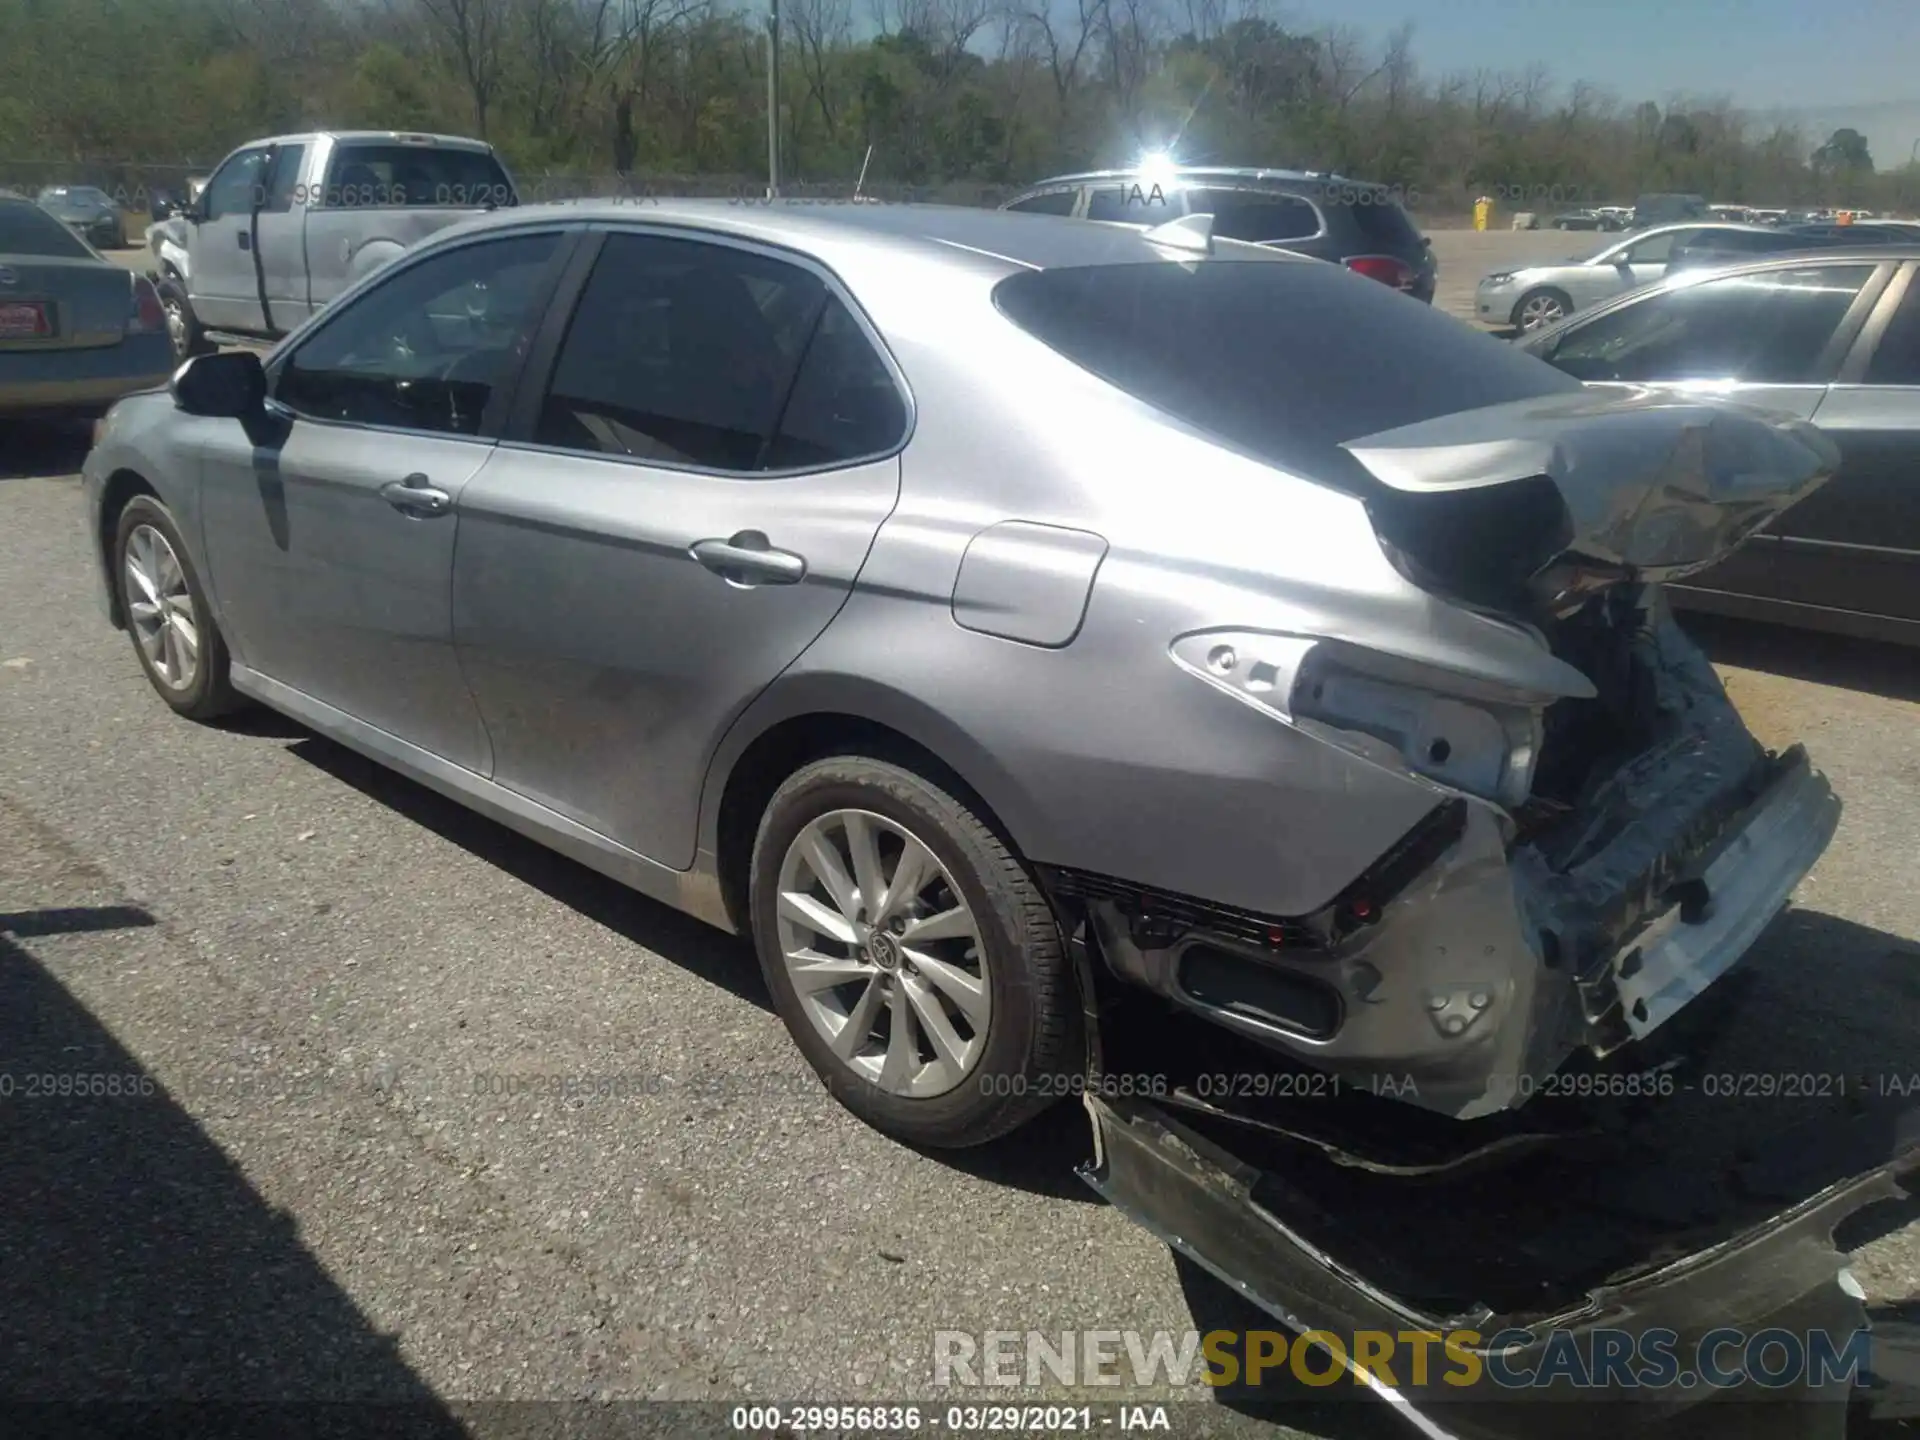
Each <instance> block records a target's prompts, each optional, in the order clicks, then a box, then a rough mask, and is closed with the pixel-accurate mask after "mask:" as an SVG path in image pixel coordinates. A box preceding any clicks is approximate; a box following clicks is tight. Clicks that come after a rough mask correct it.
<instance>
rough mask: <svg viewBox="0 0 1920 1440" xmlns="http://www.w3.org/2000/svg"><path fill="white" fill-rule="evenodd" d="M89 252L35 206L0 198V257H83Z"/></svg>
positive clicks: (88, 254) (64, 227)
mask: <svg viewBox="0 0 1920 1440" xmlns="http://www.w3.org/2000/svg"><path fill="white" fill-rule="evenodd" d="M92 254H93V252H92V251H91V250H89V249H88V248H87V247H86V246H85V245H84V244H82V243H81V242H80V240H79V239H78V238H76V237H75V235H74V233H73V232H72V231H71V230H69V229H67V227H66V226H64V225H62V224H61V223H60V222H59V221H58V220H56V219H54V218H53V217H52V216H51V215H49V214H47V212H46V211H44V210H42V209H41V208H40V207H39V206H38V205H28V204H24V203H22V202H20V201H18V200H13V201H7V200H0V257H3V256H7V255H17V256H20V257H23V258H24V257H27V256H33V257H36V258H47V259H60V260H85V259H87V258H88V257H89V256H91V255H92Z"/></svg>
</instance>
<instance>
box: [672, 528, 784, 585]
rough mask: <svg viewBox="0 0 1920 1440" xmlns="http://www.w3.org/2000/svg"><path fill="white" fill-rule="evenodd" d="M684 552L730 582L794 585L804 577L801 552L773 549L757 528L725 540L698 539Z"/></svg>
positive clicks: (740, 532) (733, 583)
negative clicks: (798, 553)
mask: <svg viewBox="0 0 1920 1440" xmlns="http://www.w3.org/2000/svg"><path fill="white" fill-rule="evenodd" d="M687 553H688V554H690V555H691V556H693V558H694V559H696V560H698V561H699V562H700V563H701V564H702V565H704V566H706V567H707V569H709V570H711V571H713V573H714V574H716V575H718V576H719V577H720V578H721V579H723V580H725V581H727V583H728V584H731V585H796V584H798V583H799V582H800V581H801V580H803V579H805V578H806V574H807V562H806V559H805V557H804V556H800V555H796V554H794V553H793V552H792V551H791V550H776V549H774V548H773V546H772V545H771V544H770V543H769V542H768V540H767V537H766V535H765V534H763V533H762V532H761V531H758V530H741V531H739V532H738V533H736V534H733V535H730V536H728V537H727V538H726V539H725V540H698V541H695V542H694V543H693V545H691V546H689V547H688V550H687Z"/></svg>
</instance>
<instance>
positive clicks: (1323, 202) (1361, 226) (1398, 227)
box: [1000, 166, 1439, 305]
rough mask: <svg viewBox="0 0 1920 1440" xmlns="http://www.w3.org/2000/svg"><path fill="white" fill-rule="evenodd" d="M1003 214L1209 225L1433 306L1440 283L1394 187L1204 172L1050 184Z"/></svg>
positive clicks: (1322, 177)
mask: <svg viewBox="0 0 1920 1440" xmlns="http://www.w3.org/2000/svg"><path fill="white" fill-rule="evenodd" d="M1000 208H1001V209H1002V210H1018V211H1024V212H1027V213H1032V214H1040V215H1073V216H1078V217H1079V218H1081V219H1084V220H1117V221H1120V222H1122V223H1124V224H1130V225H1162V224H1165V223H1166V222H1167V221H1169V220H1177V219H1179V218H1180V217H1181V216H1183V215H1211V216H1213V234H1214V236H1215V238H1217V239H1221V240H1243V241H1247V242H1250V243H1252V244H1255V245H1273V246H1276V247H1279V248H1281V249H1285V250H1292V251H1295V252H1297V253H1299V254H1302V255H1311V256H1313V257H1314V258H1315V259H1318V260H1331V261H1333V262H1334V263H1335V264H1337V265H1345V266H1346V267H1347V268H1348V269H1349V270H1353V271H1356V272H1358V273H1359V274H1362V275H1365V276H1367V277H1369V278H1370V279H1374V280H1379V281H1381V282H1382V283H1384V284H1387V285H1391V286H1393V287H1394V288H1395V289H1397V290H1400V291H1403V292H1405V293H1406V294H1408V295H1411V296H1413V297H1414V298H1415V299H1416V300H1422V301H1424V302H1426V303H1427V304H1429V305H1431V304H1432V303H1433V289H1434V283H1435V281H1436V279H1437V278H1438V276H1439V266H1438V265H1437V264H1436V263H1435V262H1434V258H1433V247H1432V246H1431V245H1429V244H1428V243H1427V237H1426V236H1424V235H1422V234H1421V233H1420V230H1419V228H1418V227H1417V226H1416V225H1415V224H1414V223H1413V221H1412V220H1410V219H1409V218H1408V217H1407V212H1406V211H1405V210H1403V209H1401V208H1400V202H1399V200H1398V199H1397V198H1396V197H1395V194H1394V192H1393V189H1392V187H1390V186H1387V185H1382V184H1379V183H1377V182H1374V181H1368V180H1353V179H1349V178H1348V177H1346V176H1343V175H1330V174H1321V173H1318V172H1312V171H1304V170H1232V169H1216V168H1212V167H1201V166H1183V167H1177V168H1173V169H1148V168H1144V167H1143V168H1140V169H1134V170H1096V171H1090V172H1088V173H1086V174H1081V175H1056V176H1055V177H1054V178H1053V179H1051V180H1043V181H1041V182H1040V183H1039V184H1038V185H1035V186H1032V187H1031V188H1029V189H1027V190H1024V191H1022V192H1021V193H1020V194H1018V195H1016V196H1015V197H1014V198H1013V199H1011V200H1009V201H1007V202H1006V203H1005V204H1004V205H1002V206H1001V207H1000Z"/></svg>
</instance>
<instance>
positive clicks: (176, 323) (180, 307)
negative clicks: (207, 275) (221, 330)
mask: <svg viewBox="0 0 1920 1440" xmlns="http://www.w3.org/2000/svg"><path fill="white" fill-rule="evenodd" d="M155 288H156V289H157V290H158V291H159V292H160V307H161V309H163V310H165V311H166V312H167V338H168V339H169V340H171V341H172V342H173V363H174V364H176V365H180V364H184V363H185V362H186V361H188V360H191V359H192V358H193V357H194V356H196V355H211V354H212V353H213V352H214V350H215V349H217V348H218V347H217V346H215V345H213V344H212V343H211V342H209V341H208V339H207V332H206V331H204V330H202V329H201V328H200V322H199V320H197V319H196V318H194V313H193V304H192V302H191V301H189V300H188V299H187V291H186V287H185V286H184V285H182V284H181V283H180V282H179V281H178V280H174V279H171V278H169V279H163V280H162V281H161V282H160V283H159V285H158V286H156V287H155Z"/></svg>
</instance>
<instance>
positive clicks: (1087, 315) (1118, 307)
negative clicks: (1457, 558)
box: [993, 260, 1580, 493]
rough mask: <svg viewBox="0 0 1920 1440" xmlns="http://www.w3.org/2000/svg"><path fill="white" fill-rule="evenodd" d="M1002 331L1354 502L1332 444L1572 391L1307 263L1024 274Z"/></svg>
mask: <svg viewBox="0 0 1920 1440" xmlns="http://www.w3.org/2000/svg"><path fill="white" fill-rule="evenodd" d="M993 295H994V303H995V304H996V305H997V306H998V307H999V309H1000V312H1001V313H1002V314H1003V315H1005V316H1006V317H1007V318H1008V319H1009V320H1011V321H1012V322H1013V323H1014V324H1016V325H1018V326H1019V327H1020V328H1021V329H1023V330H1025V331H1026V332H1027V333H1028V334H1030V335H1032V336H1033V337H1034V338H1035V339H1037V340H1040V341H1041V342H1043V343H1044V344H1046V345H1048V346H1049V347H1051V348H1052V349H1054V350H1056V351H1058V352H1059V353H1060V354H1062V355H1064V356H1065V357H1066V358H1067V359H1069V360H1071V361H1073V362H1074V363H1075V364H1077V365H1079V366H1080V367H1081V368H1083V369H1085V370H1089V371H1091V372H1092V373H1093V374H1095V375H1098V376H1100V377H1101V378H1102V379H1104V380H1106V381H1108V382H1109V383H1111V384H1113V385H1117V386H1118V387H1119V388H1121V389H1122V390H1125V391H1127V392H1128V393H1129V394H1131V395H1134V396H1137V397H1138V398H1139V399H1141V400H1144V401H1146V402H1147V403H1148V404H1150V405H1153V406H1155V407H1157V408H1158V409H1160V410H1163V411H1165V412H1167V413H1168V414H1170V415H1172V416H1175V417H1176V418H1178V419H1180V420H1183V421H1185V422H1186V423H1187V424H1189V425H1193V426H1195V427H1197V428H1199V429H1201V430H1204V431H1207V432H1208V433H1209V434H1211V435H1213V436H1215V437H1216V438H1217V439H1219V440H1221V441H1223V442H1224V443H1226V444H1228V445H1230V446H1232V447H1233V448H1234V449H1237V450H1240V451H1242V452H1244V453H1247V454H1249V455H1252V456H1254V457H1255V458H1257V459H1260V460H1263V461H1266V462H1267V463H1269V464H1273V465H1278V466H1281V467H1283V468H1286V469H1296V470H1300V471H1302V472H1303V473H1306V474H1308V475H1311V476H1313V477H1314V478H1316V479H1320V480H1324V481H1327V482H1329V483H1333V484H1339V485H1342V486H1343V487H1345V488H1348V489H1351V490H1355V491H1356V492H1359V493H1366V492H1367V491H1369V490H1371V489H1372V481H1371V480H1370V478H1369V477H1368V476H1367V474H1366V472H1365V470H1364V469H1363V468H1362V467H1361V466H1360V465H1359V462H1357V461H1355V460H1353V459H1352V458H1351V457H1350V456H1348V455H1347V454H1346V453H1345V452H1344V451H1341V450H1339V449H1338V447H1339V446H1340V445H1341V444H1343V443H1344V442H1346V441H1349V440H1357V439H1359V438H1360V437H1362V436H1365V435H1372V434H1376V433H1378V432H1379V431H1382V430H1390V429H1393V428H1395V427H1397V426H1401V425H1411V424H1415V423H1417V422H1419V421H1422V420H1429V419H1432V418H1434V417H1435V416H1439V415H1448V414H1452V413H1453V412H1455V411H1458V410H1474V409H1478V408H1480V407H1482V406H1485V405H1499V404H1503V403H1506V402H1509V401H1514V400H1525V399H1529V398H1531V397H1534V396H1539V395H1554V394H1561V393H1564V392H1567V391H1571V390H1578V389H1579V388H1580V382H1579V381H1577V380H1574V379H1572V378H1571V377H1570V376H1566V375H1562V374H1560V373H1559V372H1557V371H1555V370H1554V369H1553V368H1552V367H1551V366H1548V365H1546V364H1544V363H1542V362H1541V361H1538V360H1536V359H1534V358H1533V357H1532V356H1530V355H1526V354H1523V353H1521V352H1520V351H1518V350H1516V349H1514V348H1513V347H1512V346H1509V345H1507V344H1506V343H1504V342H1503V341H1500V340H1495V339H1493V338H1492V337H1491V336H1487V335H1483V334H1479V333H1477V332H1475V331H1473V330H1470V329H1469V328H1468V327H1466V326H1465V325H1462V324H1461V323H1460V322H1459V321H1458V320H1456V319H1454V318H1453V317H1452V316H1451V315H1446V314H1443V313H1439V312H1436V311H1435V310H1434V309H1433V308H1432V307H1431V306H1428V305H1421V304H1419V303H1417V302H1415V301H1412V300H1409V299H1407V297H1405V296H1404V295H1399V294H1396V293H1395V292H1394V291H1392V290H1390V289H1388V288H1387V287H1386V286H1384V285H1382V284H1380V283H1379V282H1378V281H1374V280H1367V279H1364V278H1362V277H1360V276H1357V275H1353V274H1350V273H1349V272H1347V271H1346V270H1343V269H1341V268H1340V267H1339V266H1336V265H1329V264H1326V263H1324V262H1321V261H1307V260H1300V261H1278V262H1268V263H1263V262H1260V261H1252V260H1248V261H1236V260H1208V261H1203V262H1201V263H1199V264H1172V263H1167V262H1148V263H1143V264H1137V265H1135V264H1130V265H1089V266H1077V267H1067V268H1061V269H1054V270H1039V271H1030V272H1027V273H1024V274H1020V275H1013V276H1009V277H1008V278H1007V279H1005V280H1002V281H1001V282H1000V283H999V284H998V285H997V286H995V287H994V292H993Z"/></svg>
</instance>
